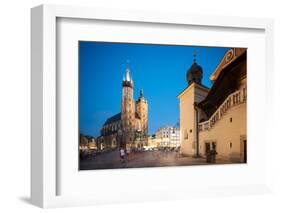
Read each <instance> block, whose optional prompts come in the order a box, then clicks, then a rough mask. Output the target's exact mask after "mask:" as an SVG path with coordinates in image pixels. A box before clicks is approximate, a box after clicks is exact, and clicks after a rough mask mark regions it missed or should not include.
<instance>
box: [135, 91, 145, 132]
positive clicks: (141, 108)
mask: <svg viewBox="0 0 281 213" xmlns="http://www.w3.org/2000/svg"><path fill="white" fill-rule="evenodd" d="M136 112H137V114H138V116H139V118H140V129H141V131H142V133H143V134H144V136H147V133H148V103H147V100H146V99H145V98H144V94H143V89H141V91H140V97H139V99H138V100H137V102H136Z"/></svg>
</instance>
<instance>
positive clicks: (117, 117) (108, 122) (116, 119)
mask: <svg viewBox="0 0 281 213" xmlns="http://www.w3.org/2000/svg"><path fill="white" fill-rule="evenodd" d="M120 120H121V112H119V113H118V114H116V115H113V116H112V117H110V118H108V119H107V120H106V121H105V123H104V124H103V125H108V124H111V123H115V122H117V121H120Z"/></svg>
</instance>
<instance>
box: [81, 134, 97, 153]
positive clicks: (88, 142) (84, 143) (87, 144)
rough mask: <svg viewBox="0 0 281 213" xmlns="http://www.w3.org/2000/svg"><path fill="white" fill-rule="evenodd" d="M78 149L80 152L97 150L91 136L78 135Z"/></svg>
mask: <svg viewBox="0 0 281 213" xmlns="http://www.w3.org/2000/svg"><path fill="white" fill-rule="evenodd" d="M79 149H80V150H86V149H97V144H96V140H95V138H94V137H92V136H87V135H83V134H80V143H79Z"/></svg>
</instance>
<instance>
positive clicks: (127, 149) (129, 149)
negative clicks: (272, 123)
mask: <svg viewBox="0 0 281 213" xmlns="http://www.w3.org/2000/svg"><path fill="white" fill-rule="evenodd" d="M130 153H131V148H130V147H129V146H128V147H126V154H127V161H129V160H130V159H129V156H130Z"/></svg>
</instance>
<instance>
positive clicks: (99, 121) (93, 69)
mask: <svg viewBox="0 0 281 213" xmlns="http://www.w3.org/2000/svg"><path fill="white" fill-rule="evenodd" d="M228 49H229V48H222V47H198V46H179V45H177V46H175V45H154V44H153V45H152V44H128V43H110V42H90V41H89V42H88V41H80V42H79V126H80V133H82V134H86V135H91V136H94V137H97V136H99V131H100V129H101V127H102V125H103V123H104V122H105V120H106V119H107V118H109V117H111V116H113V115H115V114H117V113H119V112H120V111H121V94H122V79H123V75H124V73H125V69H126V63H127V61H129V67H130V70H131V75H132V78H133V80H134V98H135V100H136V99H137V98H138V97H139V93H140V89H141V88H143V91H144V96H145V98H146V99H147V100H148V133H149V134H154V133H155V131H156V130H157V129H158V128H160V127H162V126H166V125H172V126H174V125H176V123H177V122H179V100H178V99H177V95H178V94H179V93H180V92H181V91H183V90H184V89H185V88H186V87H187V82H186V72H187V70H188V69H189V67H190V66H191V65H192V63H193V58H194V57H193V54H194V51H196V61H197V63H198V64H200V65H201V67H202V68H203V81H202V83H203V84H204V85H205V86H207V87H211V82H210V80H209V76H210V75H211V73H212V72H213V71H214V69H215V68H216V66H217V65H218V63H219V62H220V60H221V59H222V57H223V56H224V54H225V52H226V51H227V50H228Z"/></svg>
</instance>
